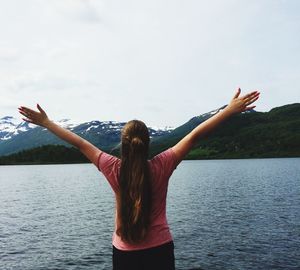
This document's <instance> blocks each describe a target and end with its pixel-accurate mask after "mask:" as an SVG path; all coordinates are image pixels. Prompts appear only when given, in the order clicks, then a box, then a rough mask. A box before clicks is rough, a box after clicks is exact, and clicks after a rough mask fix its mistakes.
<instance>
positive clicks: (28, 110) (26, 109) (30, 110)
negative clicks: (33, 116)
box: [19, 106, 36, 113]
mask: <svg viewBox="0 0 300 270" xmlns="http://www.w3.org/2000/svg"><path fill="white" fill-rule="evenodd" d="M20 109H21V110H22V111H24V112H27V113H36V111H34V110H32V109H30V108H27V107H23V106H21V107H20V108H19V110H20Z"/></svg>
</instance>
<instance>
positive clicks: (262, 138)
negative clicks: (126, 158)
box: [0, 103, 300, 164]
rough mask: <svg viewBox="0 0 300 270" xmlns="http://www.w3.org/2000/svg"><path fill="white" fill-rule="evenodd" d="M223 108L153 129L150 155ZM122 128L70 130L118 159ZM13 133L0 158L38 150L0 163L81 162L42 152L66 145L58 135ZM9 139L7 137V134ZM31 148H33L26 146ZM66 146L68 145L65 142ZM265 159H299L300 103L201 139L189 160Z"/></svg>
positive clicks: (95, 125) (247, 117)
mask: <svg viewBox="0 0 300 270" xmlns="http://www.w3.org/2000/svg"><path fill="white" fill-rule="evenodd" d="M224 107H225V106H223V107H221V108H219V109H217V110H214V111H211V112H208V113H205V114H202V115H199V116H195V117H193V118H191V119H190V120H189V121H187V122H186V123H184V124H183V125H181V126H179V127H177V128H175V129H173V130H171V129H166V130H153V129H151V128H149V131H150V134H151V137H152V138H151V144H150V156H154V155H155V154H157V153H159V152H161V151H163V150H165V149H167V148H168V147H170V146H173V145H174V144H176V143H177V142H178V141H179V140H180V139H182V138H183V137H184V136H185V135H187V134H188V133H189V132H190V131H191V130H193V129H194V128H195V127H196V126H198V125H199V124H200V123H202V122H203V121H205V120H206V119H208V118H209V117H211V116H212V115H214V114H216V113H217V112H219V111H220V110H222V109H224ZM2 119H3V118H2ZM6 120H7V119H6ZM10 121H11V119H10ZM124 124H125V123H117V122H112V121H110V122H99V121H92V122H87V123H83V124H80V125H75V126H73V127H71V128H70V129H72V131H74V132H75V133H77V134H79V135H80V136H82V137H84V138H86V139H88V140H89V141H91V142H92V143H93V144H95V145H96V146H98V147H99V148H101V149H103V150H104V151H107V152H109V153H112V154H113V155H116V156H118V155H119V151H120V148H119V143H120V130H121V128H122V127H123V126H124ZM0 127H1V126H0ZM15 133H17V134H16V135H14V136H12V137H11V138H10V139H6V140H2V141H0V155H1V153H2V155H4V154H5V149H8V148H9V147H10V149H21V150H24V149H29V148H34V147H37V148H34V149H31V150H28V151H23V152H19V153H18V154H15V155H11V156H10V157H2V158H1V157H0V164H8V163H9V164H14V163H18V162H22V163H34V162H38V161H39V162H41V163H47V162H51V163H53V162H63V161H65V162H76V161H77V162H82V160H83V157H82V156H80V157H79V156H77V154H78V153H76V150H75V149H70V148H63V146H61V147H60V148H55V149H54V148H53V147H51V146H47V148H41V145H44V144H53V142H55V144H56V143H57V142H59V144H63V142H62V141H58V139H57V138H56V137H55V136H54V135H52V134H50V133H49V132H48V131H46V130H45V129H43V128H34V129H28V130H27V131H24V132H15V131H14V132H13V134H15ZM3 134H4V133H3ZM5 136H6V138H7V136H8V135H7V134H6V135H5ZM24 142H26V145H24ZM28 144H29V145H30V146H31V147H28ZM35 144H36V145H35ZM64 145H67V144H65V143H64ZM5 147H6V148H5ZM3 149H4V150H3ZM69 149H70V150H69ZM6 151H7V150H6ZM18 151H20V150H18ZM45 151H46V152H45ZM47 151H48V152H47ZM58 151H60V152H64V153H68V154H67V155H66V158H65V159H62V158H57V159H55V158H50V157H49V156H53V155H54V154H53V153H54V152H55V153H57V152H58ZM15 152H17V151H15ZM3 153H4V154H3ZM6 153H7V152H6ZM10 153H12V152H10ZM47 153H48V155H47ZM34 156H35V157H36V158H34ZM47 156H48V157H47ZM262 157H300V103H294V104H288V105H284V106H281V107H277V108H273V109H272V110H270V111H269V112H257V111H254V110H252V111H250V112H246V113H241V114H238V115H235V116H233V117H231V118H230V119H229V120H227V121H225V122H224V123H223V124H222V125H220V126H219V127H218V128H217V129H216V130H215V131H213V132H212V133H211V134H209V135H207V136H205V137H204V138H200V139H199V141H198V142H197V143H196V144H195V146H194V148H193V149H192V150H191V151H190V153H189V154H188V155H187V156H186V159H215V158H262ZM8 160H9V162H8V163H7V161H8Z"/></svg>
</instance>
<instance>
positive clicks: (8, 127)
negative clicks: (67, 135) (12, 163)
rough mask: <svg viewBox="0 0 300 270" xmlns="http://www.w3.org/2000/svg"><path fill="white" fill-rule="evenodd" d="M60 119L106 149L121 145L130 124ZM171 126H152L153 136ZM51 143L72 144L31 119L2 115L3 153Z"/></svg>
mask: <svg viewBox="0 0 300 270" xmlns="http://www.w3.org/2000/svg"><path fill="white" fill-rule="evenodd" d="M56 123H58V124H59V125H61V126H63V127H65V128H67V129H70V130H71V131H73V132H75V133H76V134H78V135H79V136H81V137H83V138H85V139H87V140H89V141H90V142H92V143H93V144H95V145H96V146H98V147H99V148H101V149H104V150H109V149H113V148H115V147H117V146H118V144H119V143H120V136H121V129H122V128H123V126H124V125H125V124H126V123H125V122H115V121H105V122H101V121H90V122H85V123H77V124H75V123H72V122H71V121H70V120H69V119H62V120H60V121H56ZM171 130H172V129H171V128H170V127H165V128H156V129H154V128H151V127H149V134H150V137H151V138H156V137H160V136H163V135H165V134H168V133H169V132H171ZM24 142H26V143H24ZM51 144H53V145H65V146H69V147H70V146H71V145H69V144H68V143H66V142H64V141H63V140H61V139H59V138H58V137H56V136H55V135H53V134H52V133H51V132H49V131H48V130H47V129H45V128H43V127H38V126H36V125H33V124H30V123H28V122H21V123H20V122H18V121H17V120H16V119H15V118H13V117H11V116H5V117H3V118H0V156H3V155H9V154H13V153H16V152H19V151H22V150H26V149H31V148H35V147H39V146H42V145H51Z"/></svg>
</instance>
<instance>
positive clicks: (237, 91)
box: [233, 88, 241, 98]
mask: <svg viewBox="0 0 300 270" xmlns="http://www.w3.org/2000/svg"><path fill="white" fill-rule="evenodd" d="M240 93H241V88H238V89H237V90H236V93H235V94H234V96H233V98H238V97H239V95H240Z"/></svg>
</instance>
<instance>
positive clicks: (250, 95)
mask: <svg viewBox="0 0 300 270" xmlns="http://www.w3.org/2000/svg"><path fill="white" fill-rule="evenodd" d="M257 94H259V92H258V91H252V92H250V93H248V94H246V95H244V96H242V97H241V98H242V99H248V98H251V97H252V96H255V95H257Z"/></svg>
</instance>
